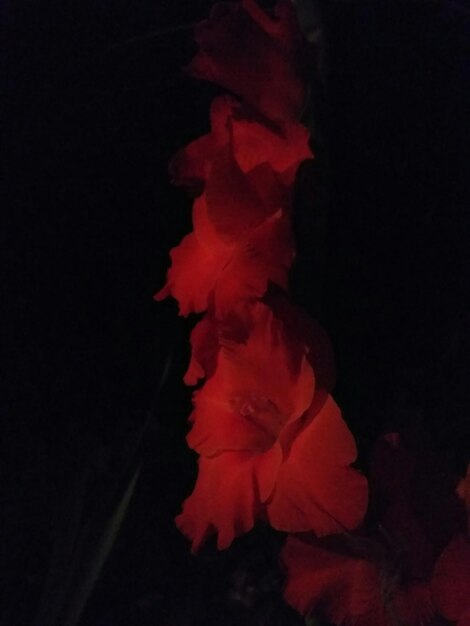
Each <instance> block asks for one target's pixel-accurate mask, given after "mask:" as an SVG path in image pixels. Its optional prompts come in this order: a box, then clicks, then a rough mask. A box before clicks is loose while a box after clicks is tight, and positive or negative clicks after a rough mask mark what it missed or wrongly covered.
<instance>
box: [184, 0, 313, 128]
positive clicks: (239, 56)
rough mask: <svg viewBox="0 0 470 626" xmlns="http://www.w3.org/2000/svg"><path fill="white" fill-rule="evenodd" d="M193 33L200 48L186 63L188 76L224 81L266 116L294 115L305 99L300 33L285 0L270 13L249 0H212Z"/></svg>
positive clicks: (288, 117) (229, 87) (294, 15)
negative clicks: (301, 73) (300, 59)
mask: <svg viewBox="0 0 470 626" xmlns="http://www.w3.org/2000/svg"><path fill="white" fill-rule="evenodd" d="M195 39H196V42H197V43H198V44H199V52H198V53H197V54H196V56H195V58H194V59H193V60H192V61H191V63H190V64H189V66H188V68H187V69H188V71H189V72H190V73H191V74H192V75H193V76H195V77H196V78H202V79H205V80H209V81H212V82H214V83H217V84H219V85H221V86H222V87H225V88H226V89H228V90H229V91H231V92H232V93H234V94H236V95H237V96H239V97H240V98H241V99H242V100H243V101H244V102H246V103H247V104H250V105H251V106H253V107H254V108H255V109H256V110H258V111H259V112H260V113H262V114H263V115H265V116H266V117H267V118H269V119H270V120H273V121H278V120H280V121H282V120H286V119H298V117H299V115H300V112H301V110H302V107H303V104H304V100H305V85H304V83H303V81H302V80H301V76H300V68H299V51H300V44H301V35H300V31H299V28H298V25H297V20H296V14H295V9H294V7H293V5H292V4H291V3H290V2H288V0H281V1H280V2H278V4H277V5H276V7H275V9H274V15H273V17H271V16H269V15H268V14H266V13H265V12H264V11H263V10H262V9H261V8H260V7H259V6H258V5H257V4H256V2H255V1H254V0H242V1H241V2H240V3H234V2H220V3H217V4H215V5H214V7H213V9H212V12H211V15H210V17H209V19H208V20H205V21H203V22H201V23H200V24H199V25H198V26H197V27H196V31H195Z"/></svg>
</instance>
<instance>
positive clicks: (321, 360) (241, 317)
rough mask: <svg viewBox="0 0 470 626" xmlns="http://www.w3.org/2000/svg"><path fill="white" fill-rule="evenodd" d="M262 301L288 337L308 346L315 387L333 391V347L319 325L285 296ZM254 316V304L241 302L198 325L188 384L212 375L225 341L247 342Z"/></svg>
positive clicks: (193, 338) (308, 358)
mask: <svg viewBox="0 0 470 626" xmlns="http://www.w3.org/2000/svg"><path fill="white" fill-rule="evenodd" d="M263 302H264V304H266V305H267V306H269V308H270V309H271V310H272V312H273V315H274V317H275V318H276V319H277V320H279V321H280V322H282V324H283V325H284V327H285V330H286V332H287V334H288V336H289V337H291V338H295V339H296V341H298V342H300V343H302V344H305V346H306V350H307V360H308V362H309V363H310V365H311V366H312V368H313V371H314V372H315V385H316V387H317V388H320V389H324V390H326V391H331V390H332V389H333V387H334V382H335V377H336V370H335V362H334V355H333V348H332V345H331V342H330V340H329V338H328V335H327V334H326V332H325V331H324V330H323V328H322V327H321V326H320V324H318V322H315V321H314V320H313V319H312V318H311V317H309V316H308V315H307V314H306V313H305V311H303V310H302V309H300V308H299V307H296V306H295V305H294V304H292V303H291V302H290V300H288V298H287V297H286V296H285V294H283V293H279V292H278V293H275V294H272V293H271V294H268V295H267V296H265V298H264V299H263ZM252 313H253V306H252V305H250V304H247V303H245V304H243V303H241V304H239V305H238V306H237V307H236V308H234V309H233V310H232V311H230V313H227V314H226V315H225V316H224V317H223V318H217V317H216V316H215V315H214V313H213V312H212V311H211V312H208V313H207V314H206V315H205V316H204V318H203V319H202V320H201V321H200V322H199V323H198V324H196V326H195V327H194V329H193V332H192V333H191V361H190V364H189V367H188V370H187V372H186V374H185V377H184V382H185V383H186V384H187V385H196V384H197V382H198V380H199V379H201V378H204V377H210V376H212V374H213V373H214V370H215V367H216V363H217V355H218V353H219V349H220V346H221V345H222V344H223V343H224V341H226V340H229V341H233V342H235V343H244V342H246V340H247V338H248V335H249V333H250V331H251V330H252V328H253V325H254V324H255V323H256V321H255V320H253V317H252Z"/></svg>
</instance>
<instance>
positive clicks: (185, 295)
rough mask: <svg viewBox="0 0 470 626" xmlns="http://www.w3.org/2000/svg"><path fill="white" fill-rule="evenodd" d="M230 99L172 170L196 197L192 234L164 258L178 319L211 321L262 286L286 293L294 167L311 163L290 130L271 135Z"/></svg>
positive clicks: (295, 128) (219, 102)
mask: <svg viewBox="0 0 470 626" xmlns="http://www.w3.org/2000/svg"><path fill="white" fill-rule="evenodd" d="M242 113H243V111H242V107H241V106H240V105H238V104H237V103H235V102H234V101H233V99H231V98H217V99H216V100H215V101H214V103H213V105H212V116H211V117H212V131H211V133H210V134H209V135H207V136H206V137H203V138H201V139H199V140H197V141H195V142H194V143H192V144H190V145H189V146H188V147H187V148H186V149H184V150H182V151H181V152H180V153H178V154H177V155H176V157H175V159H174V161H173V164H172V167H171V170H172V172H173V177H174V180H175V181H176V182H178V183H180V184H186V185H190V186H193V187H197V188H198V189H199V191H200V190H201V189H203V193H202V195H200V197H198V198H197V199H196V201H195V202H194V207H193V224H194V233H192V234H190V235H187V236H186V237H185V238H184V239H183V241H182V242H181V244H180V245H179V246H177V247H176V248H173V250H172V251H171V253H170V255H171V258H172V267H171V268H170V270H169V272H168V276H167V284H166V285H165V287H164V288H163V289H162V290H161V291H160V292H159V293H158V294H157V295H156V299H157V300H160V299H162V298H165V297H166V296H168V295H170V294H171V295H173V296H174V297H175V298H176V299H177V300H178V303H179V307H180V314H181V315H187V314H188V313H191V312H200V311H204V310H205V309H206V308H207V307H208V305H209V303H210V302H211V301H212V299H214V300H215V303H214V304H215V308H216V310H217V313H218V314H219V315H221V314H222V313H226V312H227V311H229V310H230V309H231V308H233V306H234V305H235V304H236V303H237V302H240V301H243V300H249V299H253V298H255V299H256V298H260V297H261V296H263V295H264V293H265V292H266V289H267V284H268V281H271V282H273V283H275V284H278V285H280V286H281V287H283V288H285V287H287V272H288V270H289V268H290V266H291V264H292V260H293V256H294V244H293V240H292V235H291V225H290V221H289V219H288V212H289V211H290V208H291V202H292V186H293V181H294V176H295V172H296V170H297V168H298V166H299V163H300V162H301V161H302V160H304V159H305V158H307V157H309V156H311V152H310V149H309V147H308V134H307V132H306V130H305V129H304V128H302V127H301V126H299V125H298V124H296V123H287V124H286V125H285V132H284V133H280V132H278V131H276V132H275V131H272V130H270V129H268V128H267V127H264V126H262V125H261V124H259V122H257V121H255V120H254V119H253V118H246V117H243V115H242Z"/></svg>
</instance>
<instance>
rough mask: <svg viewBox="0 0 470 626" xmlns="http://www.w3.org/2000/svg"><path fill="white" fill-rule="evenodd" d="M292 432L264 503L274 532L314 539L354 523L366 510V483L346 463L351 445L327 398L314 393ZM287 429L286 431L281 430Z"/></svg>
mask: <svg viewBox="0 0 470 626" xmlns="http://www.w3.org/2000/svg"><path fill="white" fill-rule="evenodd" d="M305 421H306V424H305V426H304V428H303V430H301V431H300V432H298V433H296V434H295V436H294V437H293V440H292V441H291V442H287V443H289V444H290V449H289V452H288V456H287V458H286V460H285V461H284V463H283V464H282V466H281V469H280V471H279V476H278V480H277V484H276V489H275V491H274V494H273V496H272V498H271V500H270V501H269V502H268V504H267V513H268V518H269V521H270V523H271V525H272V526H273V527H274V528H276V529H278V530H285V531H290V532H300V531H309V530H312V531H313V532H315V533H316V534H317V535H319V536H321V535H326V534H332V533H335V532H342V531H344V530H345V529H352V528H355V527H357V526H358V525H359V523H360V522H361V521H362V518H363V516H364V514H365V510H366V507H367V481H366V479H365V478H364V477H363V476H362V475H361V474H360V473H359V472H357V471H356V470H354V469H352V468H351V467H350V464H351V463H352V462H353V461H354V460H355V459H356V445H355V442H354V439H353V436H352V435H351V433H350V431H349V429H348V427H347V426H346V424H345V422H344V421H343V419H342V417H341V412H340V410H339V408H338V407H337V405H336V404H335V402H334V401H333V399H332V398H331V396H329V395H327V394H325V393H323V392H319V393H317V396H316V399H315V401H314V404H313V405H312V407H311V409H310V410H309V412H308V414H307V416H306V418H305ZM286 430H287V429H286Z"/></svg>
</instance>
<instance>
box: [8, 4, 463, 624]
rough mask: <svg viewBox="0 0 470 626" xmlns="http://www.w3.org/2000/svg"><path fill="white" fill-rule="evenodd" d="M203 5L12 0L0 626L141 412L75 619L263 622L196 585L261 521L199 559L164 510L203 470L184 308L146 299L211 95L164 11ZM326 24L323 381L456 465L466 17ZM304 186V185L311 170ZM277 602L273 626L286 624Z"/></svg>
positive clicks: (244, 550) (31, 590)
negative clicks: (179, 177)
mask: <svg viewBox="0 0 470 626" xmlns="http://www.w3.org/2000/svg"><path fill="white" fill-rule="evenodd" d="M210 5H211V3H210V2H209V1H207V2H202V1H198V2H191V3H190V2H187V3H183V2H179V1H176V2H169V1H166V0H165V1H164V2H158V3H157V2H153V3H152V2H147V1H146V0H144V1H142V2H138V3H128V2H124V1H123V0H98V1H97V0H94V1H93V2H91V1H88V0H85V1H82V2H79V3H78V2H77V3H66V2H59V1H56V2H48V3H37V2H27V1H25V0H17V1H16V2H14V3H13V2H11V3H8V2H7V3H6V4H4V6H3V11H4V17H5V25H6V28H5V33H6V57H5V58H6V63H5V67H6V79H7V96H8V99H7V111H8V116H7V124H6V141H5V146H6V148H7V151H6V158H5V160H4V170H5V173H6V176H5V180H6V191H7V202H6V203H5V204H4V207H5V210H4V211H2V218H3V219H4V220H5V223H4V225H3V226H2V231H1V236H2V242H1V248H2V252H3V253H4V254H5V255H6V262H5V263H4V264H3V280H2V286H3V301H4V304H6V307H5V308H4V309H3V310H4V316H3V320H2V323H1V331H0V332H1V334H2V342H3V346H2V353H3V354H4V356H5V357H6V358H5V359H4V365H3V369H2V382H3V384H4V391H3V393H2V406H1V409H2V414H3V415H2V423H3V428H4V435H3V436H2V443H3V444H4V446H3V447H4V452H3V454H2V456H3V458H2V465H4V467H5V469H4V471H3V472H2V478H1V482H2V483H3V484H2V492H3V495H2V502H1V507H0V508H1V516H2V526H3V529H2V542H3V543H4V546H5V548H6V549H5V550H4V556H5V565H4V566H2V571H3V574H4V575H5V584H4V585H2V587H3V588H4V590H5V591H6V597H5V600H4V601H3V602H2V608H1V610H0V624H1V626H4V625H5V626H16V625H20V624H21V625H23V624H24V625H26V624H32V623H33V622H32V620H33V617H34V615H35V614H36V612H37V607H38V602H39V597H40V593H41V590H42V587H43V584H44V580H45V576H46V573H47V569H48V565H49V560H50V556H51V550H52V547H53V545H54V541H56V538H57V536H58V534H60V532H61V531H60V528H61V524H62V523H63V521H62V522H61V521H60V520H61V519H62V520H63V519H66V518H67V511H68V510H69V507H70V506H71V504H70V503H71V502H73V499H74V497H75V496H74V494H75V489H76V484H77V483H79V482H80V477H81V476H82V475H83V472H84V468H88V470H89V472H90V476H91V477H92V478H90V479H89V480H88V482H87V496H86V510H87V511H88V513H89V514H90V515H91V516H93V510H94V508H96V507H97V506H98V503H99V502H100V501H102V500H103V498H104V497H105V495H106V493H107V492H108V491H109V489H110V486H111V485H113V484H114V483H113V478H114V477H115V476H116V475H117V474H118V472H119V469H120V467H121V466H122V463H123V459H124V458H125V457H126V454H128V452H129V446H130V442H131V441H132V440H133V437H134V436H135V433H137V431H138V430H139V427H140V426H141V425H142V424H143V423H144V420H145V419H146V417H147V416H148V415H149V413H150V415H151V416H152V419H151V424H150V427H149V428H148V429H147V431H146V434H145V437H144V444H143V447H142V450H141V454H142V456H143V458H144V459H145V463H144V468H143V471H142V474H141V477H140V480H139V483H138V485H137V489H136V493H135V496H134V499H133V500H132V503H131V508H130V511H129V514H128V517H127V519H126V522H125V524H124V528H123V531H122V533H121V535H120V537H119V539H118V541H117V544H116V547H115V549H114V551H113V553H112V556H111V559H110V561H109V562H108V565H107V567H106V569H105V572H104V575H103V577H102V578H101V580H100V582H99V584H98V587H97V589H96V591H95V593H94V595H93V598H92V602H91V604H90V605H89V607H88V609H87V613H86V614H85V616H84V621H83V624H86V625H90V626H91V625H98V624H100V625H104V624H142V625H144V624H147V623H149V624H150V623H152V624H159V625H164V624H199V623H201V624H202V623H204V624H208V623H214V624H218V623H233V624H239V623H240V624H242V623H243V624H245V623H264V622H263V621H262V620H261V618H259V619H258V617H256V619H258V621H252V622H249V619H253V620H254V619H255V618H253V617H250V618H249V617H248V613H246V614H245V613H243V611H244V610H245V609H243V607H242V608H240V604H238V605H237V602H236V601H235V600H233V601H232V604H231V605H230V607H231V608H230V609H227V607H226V606H225V605H224V606H225V608H224V607H223V606H222V604H223V603H222V604H221V603H220V602H219V603H217V602H215V603H214V601H213V600H211V599H210V597H213V595H214V594H215V593H216V592H215V591H214V589H217V590H218V591H217V593H218V594H219V595H220V596H223V594H224V593H225V591H224V589H225V587H224V585H225V584H229V583H225V582H224V578H225V579H227V580H229V579H230V580H231V581H232V583H230V584H233V576H235V574H233V572H234V571H235V570H236V568H237V567H239V562H240V559H241V560H242V561H243V559H250V558H252V557H249V556H246V555H249V554H250V549H252V548H253V546H255V545H257V546H259V545H263V546H266V545H270V544H269V542H270V541H273V539H272V538H268V539H266V537H265V536H264V535H263V532H264V531H259V532H260V533H261V535H260V536H258V535H256V533H255V535H254V538H251V539H250V538H248V539H245V540H244V541H245V543H244V544H243V545H242V547H241V548H239V549H240V550H241V552H240V553H236V554H237V556H232V554H231V553H226V554H224V555H215V554H214V552H213V551H212V552H211V549H210V548H209V552H208V553H207V554H206V555H205V556H203V557H201V558H200V559H194V557H190V556H189V554H188V552H189V549H188V546H187V543H186V541H185V540H184V539H183V538H182V537H180V535H179V533H178V532H177V531H176V529H175V528H174V525H173V516H174V515H175V514H176V513H177V512H178V511H179V508H180V505H181V501H182V499H183V498H184V497H185V495H186V494H187V493H188V492H189V490H190V489H191V485H192V481H193V479H194V475H195V465H194V460H193V458H192V456H191V454H190V453H189V452H188V451H187V450H186V448H185V443H184V433H185V429H186V417H187V415H188V413H189V410H190V402H189V401H190V396H189V392H188V390H187V389H186V388H185V387H184V385H183V383H182V381H181V377H182V374H183V372H184V370H185V367H186V365H187V358H188V335H189V330H190V328H191V326H192V325H193V323H194V320H191V319H189V320H182V319H181V318H177V307H176V305H175V303H174V302H171V301H168V302H164V303H156V302H154V301H153V299H152V295H153V294H154V293H155V292H156V291H157V290H158V289H159V288H160V287H161V285H162V283H163V281H164V277H165V272H166V269H167V267H168V251H169V249H170V247H172V246H173V245H175V244H176V243H177V242H178V241H179V240H180V239H181V237H182V236H183V235H184V234H185V233H186V232H188V231H189V229H190V227H191V222H190V200H189V199H188V198H187V197H186V196H185V194H184V192H183V191H181V190H178V189H174V188H172V187H171V186H170V184H169V179H168V175H167V164H168V161H169V159H170V157H171V156H172V154H173V153H174V152H175V151H176V150H177V149H179V148H180V147H182V146H183V145H185V144H186V143H188V142H189V141H190V140H192V139H194V138H196V137H198V136H200V135H201V134H203V133H204V132H206V131H207V129H208V110H209V104H210V101H211V99H212V98H213V97H214V95H215V94H217V93H218V90H217V88H215V87H213V86H210V85H206V84H204V83H202V82H198V81H195V80H193V79H190V78H189V77H188V76H186V75H185V74H184V73H183V72H182V71H181V68H182V67H183V66H184V65H185V64H186V63H187V62H188V61H189V59H190V58H191V56H192V54H193V53H194V50H195V47H194V44H193V43H192V37H191V30H190V29H188V28H182V29H180V30H174V31H173V30H171V29H172V28H173V27H174V26H180V25H184V24H191V23H193V22H195V21H198V20H199V19H201V18H203V17H205V16H206V15H207V14H208V10H209V7H210ZM324 22H325V29H326V34H327V39H328V65H327V68H328V73H327V74H328V92H327V100H326V102H327V106H326V114H327V115H326V121H325V135H326V137H327V147H328V155H329V160H328V172H329V174H328V176H329V178H328V179H329V187H328V197H329V208H328V236H327V263H326V268H325V273H324V276H323V280H324V287H325V288H324V291H323V292H322V306H321V321H322V322H323V324H324V325H325V327H326V328H327V330H328V331H329V333H330V335H331V337H332V339H333V342H334V345H335V349H336V354H337V358H338V368H339V379H338V387H337V391H336V394H335V395H336V397H337V399H338V400H339V402H340V404H341V406H342V407H343V409H344V413H345V416H346V419H347V420H348V422H349V423H350V425H351V427H352V429H353V431H354V432H355V434H356V435H357V437H358V441H359V445H360V448H361V450H362V451H363V452H364V455H366V453H367V449H368V446H369V445H370V442H372V441H373V440H374V438H375V437H376V435H377V434H378V433H379V432H380V430H381V429H382V428H383V427H384V426H386V425H387V424H389V423H392V424H394V423H397V422H398V423H403V422H405V423H406V421H407V420H415V419H416V420H417V419H421V420H422V422H423V423H424V424H425V426H426V429H427V431H428V432H429V433H430V434H431V437H432V438H433V439H434V441H435V443H436V445H437V446H438V448H439V450H440V452H442V453H443V454H444V456H445V457H446V458H447V460H448V462H449V464H450V465H451V467H452V470H453V471H462V469H463V467H464V465H465V463H466V461H467V455H468V447H469V429H468V410H469V402H468V400H469V398H468V389H469V385H468V379H469V377H468V374H469V370H470V363H469V359H470V357H469V352H468V348H469V346H470V333H469V321H470V316H469V313H470V312H469V309H468V305H467V304H466V302H465V300H466V292H467V291H468V278H469V269H470V268H469V262H470V258H469V245H468V244H469V237H468V235H469V216H468V206H469V204H468V200H469V194H468V179H469V175H468V154H467V152H468V145H469V134H468V122H467V114H468V110H469V98H468V94H469V87H470V82H469V79H470V52H469V48H468V35H469V25H470V13H469V12H468V10H467V9H466V8H465V7H464V6H463V5H459V4H457V3H452V2H428V3H422V2H409V3H393V2H392V3H388V2H379V3H372V2H349V3H348V2H331V3H328V4H325V6H324ZM166 29H170V31H169V32H163V33H162V32H160V34H159V35H158V36H155V37H152V38H149V39H142V40H136V41H131V42H127V43H125V42H126V41H127V40H129V39H131V38H133V37H139V36H140V35H144V34H146V33H150V32H153V31H165V30H166ZM302 184H303V185H306V186H307V187H308V186H309V184H310V185H311V186H312V185H314V183H313V182H312V183H309V178H308V176H307V177H304V179H303V182H302ZM312 210H314V207H313V206H312ZM302 211H303V213H301V214H299V215H298V218H297V219H298V261H297V266H296V268H295V271H294V275H293V281H294V296H295V298H296V300H297V302H299V303H301V304H302V305H303V306H304V307H305V308H307V309H308V310H309V311H311V312H316V311H317V310H318V302H317V296H318V294H317V293H316V292H315V290H314V289H312V287H311V284H310V282H309V277H310V276H311V272H312V268H311V262H312V250H311V249H310V245H311V244H310V242H311V241H312V240H314V233H312V232H311V229H312V228H313V226H312V223H313V222H312V220H311V218H310V217H311V216H310V217H309V214H308V213H305V206H303V208H302ZM309 229H310V230H309ZM312 284H313V283H312ZM169 354H171V355H172V360H171V367H170V371H169V376H168V379H167V381H166V384H165V385H164V388H163V390H162V391H161V393H160V394H156V389H157V385H158V381H159V379H160V376H161V375H162V372H163V369H164V366H165V363H166V361H167V359H168V356H169ZM419 416H421V417H419ZM250 542H251V544H250ZM255 552H256V550H255ZM267 553H270V552H269V549H267ZM240 554H242V555H244V556H242V557H240ZM263 554H264V553H263ZM263 558H265V557H264V556H263V557H262V558H261V561H263ZM266 558H268V557H266ZM237 559H238V560H237ZM255 561H256V558H255ZM257 563H258V561H256V563H255V565H254V566H253V567H254V568H255V570H256V567H258V566H259V564H258V565H257ZM237 571H238V570H237ZM230 577H231V578H230ZM235 577H236V576H235ZM224 597H225V596H224ZM282 610H283V609H281V608H277V609H276V611H278V612H277V613H276V616H278V615H279V611H281V613H282ZM224 611H226V613H224ZM227 611H228V613H227ZM237 611H238V612H237ZM240 611H242V613H240ZM241 614H242V617H240V615H241ZM250 615H251V614H250ZM285 615H286V616H287V617H284V618H283V619H285V621H284V622H282V623H288V620H289V619H290V620H291V621H292V623H296V621H295V620H296V618H295V617H294V616H293V614H291V613H289V612H287V613H286V614H285ZM271 618H272V616H271ZM277 618H278V617H277ZM273 619H274V618H272V619H271V623H272V620H273ZM230 620H232V621H230ZM237 620H238V621H237ZM276 623H277V622H276ZM279 623H281V622H279ZM289 623H290V622H289Z"/></svg>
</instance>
